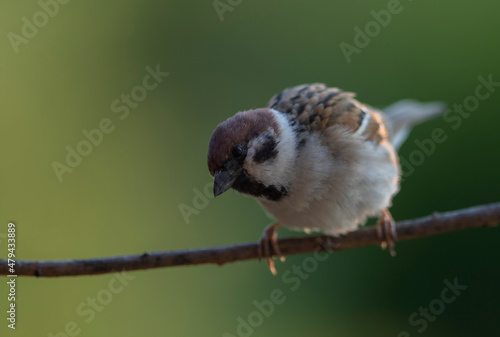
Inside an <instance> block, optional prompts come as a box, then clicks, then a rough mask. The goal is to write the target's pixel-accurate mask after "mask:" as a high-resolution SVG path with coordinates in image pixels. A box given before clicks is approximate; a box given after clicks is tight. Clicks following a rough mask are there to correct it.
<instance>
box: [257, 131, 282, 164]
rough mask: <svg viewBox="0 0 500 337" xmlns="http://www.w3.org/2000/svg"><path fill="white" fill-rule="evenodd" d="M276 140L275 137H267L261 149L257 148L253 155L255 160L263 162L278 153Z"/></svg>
mask: <svg viewBox="0 0 500 337" xmlns="http://www.w3.org/2000/svg"><path fill="white" fill-rule="evenodd" d="M276 145H277V143H276V141H275V140H274V138H273V137H271V136H269V137H267V139H266V141H265V142H264V144H263V145H262V147H261V148H260V149H258V150H257V152H256V153H255V155H254V156H253V161H254V162H256V163H263V162H265V161H267V160H270V159H273V158H275V157H276V156H277V155H278V150H277V149H276Z"/></svg>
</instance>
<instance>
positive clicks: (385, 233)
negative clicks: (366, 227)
mask: <svg viewBox="0 0 500 337" xmlns="http://www.w3.org/2000/svg"><path fill="white" fill-rule="evenodd" d="M377 236H378V237H379V239H381V240H383V241H382V243H381V244H380V246H381V247H382V249H386V248H387V247H389V253H390V254H391V256H396V252H395V251H394V241H397V240H398V236H397V233H396V223H395V222H394V219H393V218H392V215H391V213H389V211H388V210H387V209H383V210H382V211H381V212H380V217H379V218H378V221H377Z"/></svg>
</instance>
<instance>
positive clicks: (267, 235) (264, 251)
mask: <svg viewBox="0 0 500 337" xmlns="http://www.w3.org/2000/svg"><path fill="white" fill-rule="evenodd" d="M279 226H280V224H279V223H277V222H275V223H273V224H271V225H269V226H267V227H266V228H265V229H264V232H263V233H262V236H261V237H260V241H259V245H258V248H257V249H258V254H259V260H260V259H261V258H262V257H265V258H266V261H267V266H268V267H269V270H270V271H271V273H272V274H273V275H276V274H277V272H276V268H275V267H274V261H273V258H272V257H273V256H272V255H271V254H270V252H269V245H271V246H272V247H273V251H274V254H275V255H277V256H278V257H279V258H280V260H281V261H285V257H284V256H283V255H282V254H281V251H280V249H279V247H278V234H277V233H276V230H277V229H278V227H279Z"/></svg>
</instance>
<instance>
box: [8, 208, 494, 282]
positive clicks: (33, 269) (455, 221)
mask: <svg viewBox="0 0 500 337" xmlns="http://www.w3.org/2000/svg"><path fill="white" fill-rule="evenodd" d="M499 223H500V203H495V204H490V205H483V206H476V207H471V208H466V209H462V210H458V211H452V212H447V213H434V214H432V215H430V216H427V217H424V218H419V219H414V220H406V221H401V222H398V223H397V227H396V228H397V235H398V237H399V241H405V240H412V239H417V238H423V237H428V236H433V235H438V234H442V233H447V232H454V231H458V230H463V229H468V228H477V227H491V226H496V225H498V224H499ZM378 244H380V239H379V238H378V237H377V234H376V230H375V228H373V227H367V228H362V229H359V230H357V231H355V232H351V233H349V234H347V235H345V236H341V237H337V238H332V237H330V238H328V237H326V236H323V235H316V236H304V237H298V238H288V239H281V240H279V248H280V249H281V252H282V253H283V255H292V254H303V253H311V252H314V251H315V250H326V249H329V250H334V251H339V250H344V249H350V248H358V247H365V246H371V245H378ZM256 258H258V254H257V242H252V243H243V244H237V245H231V246H224V247H213V248H197V249H186V250H177V251H165V252H152V253H144V254H139V255H125V256H115V257H104V258H95V259H88V260H61V261H16V266H15V274H16V275H18V276H20V275H24V276H39V277H42V276H43V277H55V276H77V275H93V274H105V273H111V272H114V271H123V270H139V269H150V268H161V267H174V266H188V265H197V264H208V263H213V264H218V265H222V264H224V263H228V262H235V261H243V260H250V259H256ZM8 269H9V267H8V266H7V260H0V275H8V274H9V271H8Z"/></svg>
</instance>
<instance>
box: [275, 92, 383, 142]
mask: <svg viewBox="0 0 500 337" xmlns="http://www.w3.org/2000/svg"><path fill="white" fill-rule="evenodd" d="M354 96H355V95H354V94H353V93H350V92H344V91H342V90H340V89H338V88H327V87H326V86H325V85H324V84H321V83H316V84H305V85H300V86H296V87H293V88H288V89H285V90H283V91H282V92H280V93H278V94H276V95H274V96H273V97H272V98H271V100H270V101H269V103H268V104H267V107H268V108H272V109H275V110H277V111H280V112H282V113H284V114H289V115H290V118H291V119H295V120H297V121H298V122H299V123H300V124H301V125H303V126H305V127H307V128H308V129H309V130H313V131H318V132H321V131H322V130H324V129H325V128H328V127H329V126H332V125H338V124H341V125H344V126H345V127H346V128H347V129H349V130H351V131H352V132H353V133H355V134H359V135H361V136H362V137H364V139H366V140H369V141H373V142H375V143H377V144H378V143H380V142H381V141H382V140H385V139H387V131H386V128H385V125H384V121H383V119H382V117H381V115H380V114H379V113H377V112H376V111H374V110H373V109H371V108H369V107H367V106H365V105H363V104H361V103H360V102H358V101H357V100H356V99H355V98H354Z"/></svg>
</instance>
